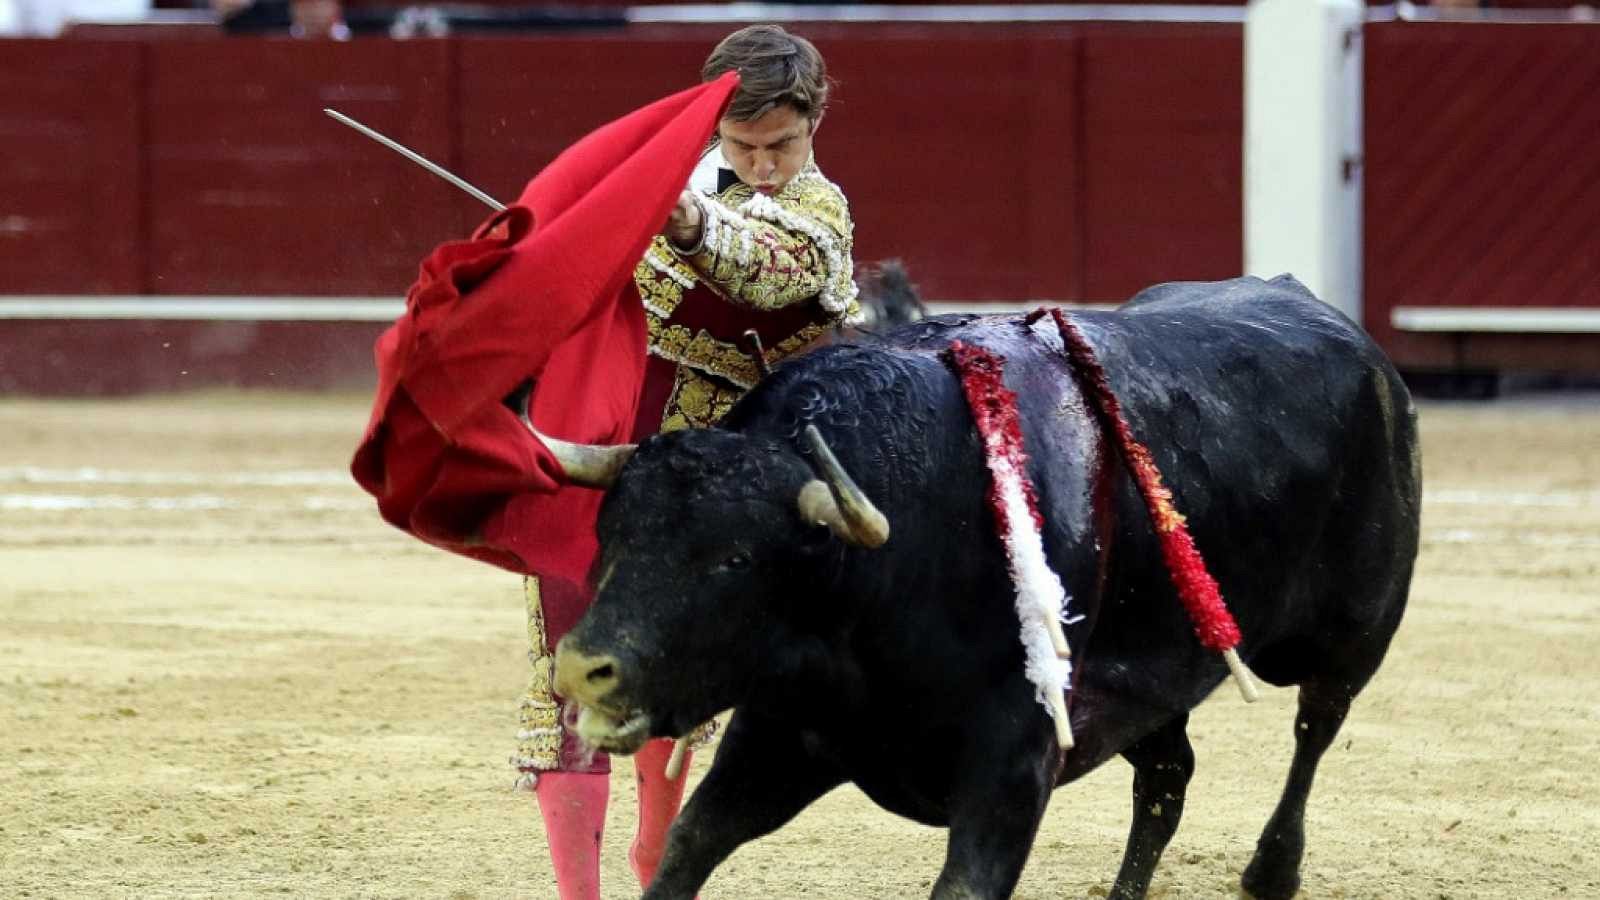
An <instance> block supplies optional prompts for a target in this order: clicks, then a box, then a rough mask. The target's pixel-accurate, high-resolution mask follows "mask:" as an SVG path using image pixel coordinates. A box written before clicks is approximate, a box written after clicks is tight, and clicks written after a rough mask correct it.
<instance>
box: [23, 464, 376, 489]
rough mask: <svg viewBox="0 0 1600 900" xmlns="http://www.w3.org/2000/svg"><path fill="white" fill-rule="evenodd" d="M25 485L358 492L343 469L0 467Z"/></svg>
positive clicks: (348, 474)
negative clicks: (329, 487) (296, 488)
mask: <svg viewBox="0 0 1600 900" xmlns="http://www.w3.org/2000/svg"><path fill="white" fill-rule="evenodd" d="M3 481H12V482H20V483H22V484H115V485H130V484H188V485H245V486H256V487H294V486H306V485H318V486H322V485H341V486H346V485H347V486H349V487H350V488H351V489H352V490H355V489H356V484H355V481H354V480H353V479H352V478H351V475H350V473H349V472H345V471H341V470H339V469H304V470H301V469H281V470H259V471H254V472H160V471H145V472H129V471H119V470H116V469H96V468H92V467H83V468H77V469H47V468H43V467H40V466H7V467H0V482H3Z"/></svg>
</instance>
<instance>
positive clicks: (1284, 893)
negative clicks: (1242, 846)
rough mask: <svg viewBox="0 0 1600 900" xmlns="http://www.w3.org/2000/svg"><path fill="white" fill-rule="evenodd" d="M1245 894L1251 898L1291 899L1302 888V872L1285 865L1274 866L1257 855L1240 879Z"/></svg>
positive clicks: (1260, 899)
mask: <svg viewBox="0 0 1600 900" xmlns="http://www.w3.org/2000/svg"><path fill="white" fill-rule="evenodd" d="M1239 882H1240V886H1241V887H1243V888H1244V895H1245V896H1246V897H1249V898H1251V900H1291V898H1292V897H1294V895H1295V892H1297V891H1299V890H1300V872H1299V870H1298V869H1290V868H1286V867H1284V866H1274V865H1272V864H1271V863H1266V862H1262V861H1261V857H1259V856H1257V857H1256V858H1255V859H1252V860H1250V865H1248V866H1246V867H1245V869H1244V877H1243V878H1241V879H1239Z"/></svg>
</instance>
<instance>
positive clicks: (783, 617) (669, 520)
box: [555, 429, 837, 753]
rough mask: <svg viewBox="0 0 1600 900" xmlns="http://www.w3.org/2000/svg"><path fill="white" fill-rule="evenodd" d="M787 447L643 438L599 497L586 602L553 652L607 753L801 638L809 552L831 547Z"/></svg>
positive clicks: (686, 713)
mask: <svg viewBox="0 0 1600 900" xmlns="http://www.w3.org/2000/svg"><path fill="white" fill-rule="evenodd" d="M813 478H814V476H813V475H812V474H811V472H810V471H809V469H808V468H807V465H806V463H805V461H804V460H803V459H802V458H801V457H800V456H799V455H798V454H797V453H795V452H794V451H793V449H791V448H790V447H788V446H778V445H771V446H761V445H759V442H758V441H755V440H752V439H750V438H746V437H744V436H741V435H735V434H730V433H726V432H721V431H718V430H715V429H710V430H705V431H690V432H678V433H674V434H666V435H659V436H657V437H654V438H651V439H649V440H647V441H645V442H644V443H642V444H641V445H640V447H639V449H638V451H637V452H636V453H635V454H634V456H633V458H632V459H631V460H630V461H629V462H628V464H627V467H626V468H625V469H624V470H623V473H622V476H621V477H620V479H619V480H618V482H617V484H616V486H615V487H613V488H612V489H611V491H610V492H609V493H608V494H607V497H606V502H605V506H604V507H603V508H602V511H601V514H600V522H599V533H600V544H601V550H600V557H599V559H598V561H597V564H596V572H597V573H598V584H597V592H596V596H595V601H594V604H593V605H592V606H591V607H590V609H589V611H588V613H587V614H586V615H585V616H584V618H583V620H582V621H581V622H580V623H579V624H578V626H577V627H576V628H575V629H574V630H573V631H572V632H571V633H569V634H568V635H567V636H566V637H565V638H563V639H562V641H561V643H560V645H559V646H558V648H557V651H556V673H555V678H556V692H557V693H558V694H560V695H561V696H563V697H565V698H566V699H567V700H569V701H573V702H576V703H577V705H578V709H579V718H578V723H577V729H576V730H577V732H578V734H579V736H580V737H582V738H584V739H585V740H586V741H588V742H589V743H590V744H592V745H594V746H596V747H598V748H600V749H602V750H606V751H609V752H618V753H629V752H632V751H634V750H637V749H638V748H639V747H640V746H641V745H642V744H643V743H644V741H645V740H646V739H647V738H648V737H651V736H673V737H677V736H681V735H683V734H686V733H687V732H689V731H690V730H691V729H693V728H694V727H695V726H697V725H699V724H700V723H701V722H703V721H705V720H707V719H709V718H711V717H712V716H714V715H716V714H717V713H719V712H721V711H722V710H724V709H727V708H729V707H731V706H735V705H737V704H738V703H739V702H741V700H742V699H743V698H744V697H746V696H747V695H748V691H749V690H750V689H751V687H752V686H753V684H755V683H756V682H758V681H759V680H760V679H762V678H763V677H768V676H770V675H771V674H772V673H773V671H774V669H773V667H774V666H781V665H782V663H783V659H784V657H785V656H786V655H787V654H792V653H793V652H795V651H794V648H795V647H796V646H798V645H803V644H804V643H805V642H804V640H803V639H801V638H800V636H799V634H798V632H797V626H798V625H799V624H800V623H802V622H804V621H805V619H806V618H807V616H808V614H807V613H806V612H805V611H804V609H803V607H804V606H805V603H804V601H806V600H811V601H814V600H815V597H814V596H812V594H814V593H815V584H816V582H817V576H816V572H817V570H818V568H819V565H820V561H819V557H820V556H821V555H822V554H824V553H826V552H827V550H828V549H829V548H830V547H833V546H835V545H836V544H837V541H836V540H835V539H834V538H833V535H832V534H831V532H829V530H828V529H827V528H826V527H822V526H819V525H815V524H808V523H807V522H806V521H805V520H804V517H803V516H802V515H801V512H800V509H799V507H798V506H797V503H796V498H797V497H798V495H799V494H800V492H801V490H802V488H803V487H804V486H805V485H806V484H807V482H808V481H810V480H811V479H813Z"/></svg>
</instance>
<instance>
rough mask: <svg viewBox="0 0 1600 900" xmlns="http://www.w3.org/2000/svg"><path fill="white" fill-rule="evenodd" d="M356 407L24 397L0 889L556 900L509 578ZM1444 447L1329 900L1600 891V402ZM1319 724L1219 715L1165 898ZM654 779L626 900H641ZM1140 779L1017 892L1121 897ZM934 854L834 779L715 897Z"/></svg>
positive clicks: (15, 491) (626, 826)
mask: <svg viewBox="0 0 1600 900" xmlns="http://www.w3.org/2000/svg"><path fill="white" fill-rule="evenodd" d="M365 404H366V398H365V397H364V396H353V395H350V396H327V395H314V396H312V395H305V396H301V395H295V396H285V395H259V394H233V393H229V394H199V395H185V396H179V397H151V398H139V399H132V400H123V401H95V402H83V401H51V402H45V401H32V400H18V399H0V797H3V799H0V895H4V896H10V897H80V896H82V897H141V898H144V897H172V896H183V897H187V896H228V897H239V896H263V895H275V894H281V895H289V896H313V897H324V896H326V897H447V898H453V900H466V898H490V897H533V898H545V897H553V896H554V889H553V887H552V886H551V885H552V882H551V877H550V866H549V862H548V860H547V858H546V856H545V852H544V848H543V845H542V841H541V832H540V828H539V825H538V824H537V817H536V814H535V810H534V807H533V803H532V800H531V797H530V796H529V795H527V794H523V793H516V792H513V791H512V790H511V784H512V775H511V772H510V771H509V769H508V768H507V766H506V763H505V759H506V757H507V756H508V755H509V754H510V752H511V748H512V737H513V732H514V730H515V724H514V717H515V701H516V699H517V696H518V692H519V690H520V689H521V687H522V683H523V678H524V666H525V662H524V658H523V652H524V647H523V644H522V640H523V634H524V630H523V628H524V625H523V621H522V604H521V600H520V595H519V592H518V586H517V584H516V580H515V579H514V578H513V577H512V576H510V575H508V574H505V573H501V572H499V571H497V570H494V569H491V568H488V567H486V566H482V565H480V564H477V563H472V562H469V561H466V560H463V559H458V558H455V557H451V556H448V555H446V554H444V553H442V552H439V551H435V550H432V549H429V548H427V547H425V546H423V545H422V544H420V543H417V542H416V541H414V540H412V539H410V538H407V537H405V536H403V535H401V534H399V533H398V532H396V531H394V530H392V529H389V528H388V527H387V526H385V525H383V524H381V523H380V522H379V520H378V518H377V515H376V513H375V511H374V509H373V508H372V506H371V504H370V503H369V502H368V501H367V500H366V499H365V497H364V495H363V494H361V493H360V492H359V491H358V489H357V488H356V487H355V486H354V485H353V484H352V483H351V482H350V481H349V479H348V477H347V476H346V475H345V474H344V472H345V468H344V467H345V465H346V463H347V460H348V456H349V453H350V451H351V449H352V448H353V446H354V443H355V440H356V437H357V433H358V432H359V430H360V428H361V426H362V424H363V422H364V420H365ZM1422 424H1423V436H1424V458H1425V460H1426V481H1427V502H1426V505H1425V518H1424V541H1423V552H1422V559H1421V561H1420V567H1419V570H1418V577H1417V580H1416V584H1415V588H1414V590H1413V593H1412V601H1411V609H1410V612H1409V613H1408V615H1407V619H1406V621H1405V623H1404V625H1402V627H1401V630H1400V634H1399V636H1398V638H1397V641H1396V643H1395V646H1394V648H1393V650H1392V651H1391V653H1390V656H1389V661H1388V663H1387V664H1386V665H1385V667H1384V669H1383V670H1382V671H1380V672H1379V673H1378V676H1377V678H1376V679H1375V681H1374V682H1373V684H1372V686H1371V687H1370V688H1369V690H1368V691H1367V693H1366V694H1365V695H1363V696H1362V698H1361V699H1360V700H1359V701H1358V702H1357V704H1356V707H1355V709H1354V711H1353V712H1352V714H1351V717H1350V720H1349V722H1348V724H1347V725H1346V727H1345V729H1344V731H1343V733H1342V734H1341V736H1340V739H1339V741H1338V743H1337V744H1336V745H1335V747H1334V748H1333V750H1332V751H1331V752H1330V753H1329V755H1328V757H1327V759H1326V761H1325V763H1324V765H1323V767H1322V769H1321V772H1320V777H1319V779H1318V784H1317V789H1316V790H1315V791H1314V792H1313V794H1312V802H1311V809H1310V813H1309V816H1308V829H1307V830H1308V835H1309V837H1308V852H1307V858H1306V865H1305V889H1304V891H1303V893H1302V896H1304V897H1307V898H1491V897H1492V898H1499V897H1510V896H1517V897H1557V896H1561V895H1565V896H1570V897H1575V898H1577V897H1589V898H1593V897H1600V859H1597V857H1596V851H1595V837H1596V835H1597V834H1600V811H1597V807H1596V800H1597V798H1600V792H1597V790H1596V788H1597V783H1596V782H1597V779H1596V776H1595V771H1596V753H1597V748H1600V661H1597V654H1596V651H1595V649H1594V648H1595V646H1596V643H1597V641H1600V591H1597V587H1600V398H1597V397H1596V396H1595V395H1592V394H1591V395H1588V396H1572V395H1567V396H1565V397H1553V398H1552V397H1535V398H1531V399H1530V398H1523V399H1521V400H1514V401H1504V400H1502V401H1497V402H1495V403H1493V404H1487V405H1477V404H1475V405H1450V404H1425V405H1424V407H1423V412H1422ZM1293 704H1294V696H1293V693H1292V692H1290V691H1269V692H1268V694H1267V696H1266V697H1265V698H1264V699H1263V700H1262V702H1260V703H1257V704H1255V705H1254V706H1246V705H1244V704H1243V703H1242V702H1241V701H1240V699H1239V698H1238V695H1237V693H1236V692H1234V691H1233V690H1232V689H1231V688H1226V687H1225V688H1224V689H1223V690H1220V691H1218V692H1217V695H1216V696H1215V697H1213V698H1212V699H1211V700H1210V701H1209V702H1207V703H1206V704H1205V705H1204V706H1203V707H1202V708H1201V709H1200V710H1198V711H1197V713H1196V715H1195V716H1194V718H1193V720H1192V725H1191V734H1192V736H1193V742H1194V745H1195V750H1196V754H1197V756H1198V769H1197V772H1196V775H1195V779H1194V782H1193V784H1192V787H1191V791H1190V799H1189V804H1188V808H1187V810H1186V812H1185V815H1184V820H1183V825H1182V827H1181V828H1180V829H1179V831H1178V834H1177V837H1176V838H1175V839H1174V841H1173V843H1172V846H1171V847H1170V849H1169V850H1168V851H1167V854H1166V857H1165V860H1164V862H1163V863H1162V865H1161V868H1160V869H1159V870H1158V871H1157V874H1156V881H1155V887H1154V889H1153V891H1152V894H1153V896H1156V897H1165V898H1175V897H1201V898H1204V897H1227V896H1233V895H1235V894H1236V893H1237V887H1236V885H1237V883H1238V878H1239V873H1240V871H1241V869H1242V868H1243V867H1244V865H1245V863H1246V862H1247V861H1248V859H1249V856H1250V853H1251V850H1252V848H1253V847H1254V844H1255V839H1256V835H1257V833H1258V831H1259V830H1260V828H1261V826H1262V824H1263V823H1264V821H1265V819H1266V816H1267V813H1268V811H1269V810H1270V808H1271V805H1272V803H1273V802H1274V800H1275V798H1276V796H1277V793H1278V790H1279V787H1280V784H1281V781H1282V778H1283V774H1284V772H1285V771H1286V769H1287V765H1288V758H1289V752H1290V747H1291V734H1290V728H1291V719H1292V709H1293ZM704 764H705V760H697V762H696V765H695V770H694V774H693V777H694V778H696V779H697V778H698V777H699V774H700V773H701V772H702V771H703V767H704ZM630 776H631V767H630V765H629V764H628V763H627V762H625V761H622V762H619V764H618V765H617V771H616V772H615V774H614V776H613V782H614V788H613V790H614V795H613V796H614V802H613V805H612V814H611V817H610V821H609V825H608V827H607V830H606V838H605V840H606V848H605V849H606V854H607V855H606V859H605V873H604V874H605V879H606V895H607V897H628V896H637V890H636V889H634V887H633V885H632V882H631V877H630V875H629V873H628V870H627V866H626V863H625V861H624V851H625V848H626V844H627V841H628V840H629V837H630V835H631V827H632V826H631V822H632V811H633V798H632V785H631V781H632V779H631V777H630ZM1129 780H1130V770H1129V769H1128V768H1127V766H1126V765H1125V764H1123V763H1121V762H1120V761H1116V762H1112V763H1109V764H1107V765H1106V766H1104V767H1102V769H1100V770H1099V771H1098V772H1096V773H1094V774H1093V775H1091V776H1090V777H1088V778H1087V779H1085V780H1083V781H1082V782H1079V783H1078V784H1075V785H1071V786H1069V787H1067V788H1064V789H1062V790H1061V791H1059V792H1058V793H1057V794H1056V796H1055V799H1054V802H1053V804H1052V806H1051V808H1050V811H1049V813H1048V816H1047V819H1046V822H1045V825H1044V828H1043V831H1042V833H1041V834H1040V836H1039V839H1038V842H1037V844H1036V846H1035V848H1034V853H1033V856H1032V858H1031V859H1030V862H1029V865H1028V868H1027V871H1026V872H1025V873H1024V875H1023V878H1022V883H1021V885H1020V886H1019V888H1018V891H1017V896H1018V897H1022V898H1046V897H1052V898H1053V897H1102V896H1104V895H1105V893H1106V891H1107V888H1108V887H1109V886H1110V881H1111V878H1112V876H1113V874H1114V873H1115V871H1116V867H1117V862H1118V859H1119V858H1120V853H1121V847H1122V840H1123V837H1124V835H1125V833H1126V828H1127V822H1128V807H1129V802H1130V801H1129V797H1128V787H1129ZM943 845H944V835H943V833H942V832H940V831H937V830H934V829H928V828H923V827H921V826H917V825H913V824H910V823H907V822H905V821H902V820H899V819H896V818H894V817H893V816H891V815H889V814H888V813H885V812H882V811H881V810H879V809H877V808H876V807H874V806H873V805H872V804H871V803H870V802H868V801H867V800H866V799H865V798H864V797H863V796H862V795H861V794H860V792H858V791H856V790H855V789H853V788H842V789H840V790H838V791H835V792H834V793H833V794H831V795H829V796H828V797H826V798H825V799H824V800H823V801H822V802H820V803H818V804H817V805H816V806H814V807H813V808H812V809H810V810H809V811H807V812H806V813H805V814H804V815H802V816H801V817H800V818H799V819H798V820H796V821H795V822H794V823H792V824H791V825H789V826H788V827H787V828H785V829H783V830H781V831H780V832H779V833H777V834H776V835H773V836H771V837H769V838H767V839H765V840H763V841H760V842H757V843H755V844H753V845H750V846H748V847H746V848H744V849H742V850H741V851H739V852H738V853H737V854H736V855H735V856H734V857H733V859H732V860H730V861H729V862H728V863H727V864H726V865H725V866H724V867H723V868H722V869H720V870H719V871H718V872H717V874H716V875H715V876H714V877H713V879H712V881H711V883H710V885H709V886H708V888H707V889H706V891H705V892H704V895H703V896H704V897H706V898H707V900H715V898H789V897H825V898H902V897H917V896H925V895H926V892H927V889H928V888H929V886H930V884H931V882H932V879H933V878H934V877H935V876H936V874H937V872H938V869H939V865H940V861H941V859H942V856H943Z"/></svg>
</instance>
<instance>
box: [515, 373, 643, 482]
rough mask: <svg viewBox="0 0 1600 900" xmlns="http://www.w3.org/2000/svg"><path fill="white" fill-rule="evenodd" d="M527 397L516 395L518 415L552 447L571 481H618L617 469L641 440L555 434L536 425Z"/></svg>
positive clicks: (540, 439) (542, 440)
mask: <svg viewBox="0 0 1600 900" xmlns="http://www.w3.org/2000/svg"><path fill="white" fill-rule="evenodd" d="M528 399H529V395H528V394H524V395H522V396H521V397H520V398H517V415H518V416H519V417H520V418H521V419H522V424H523V425H524V426H526V427H527V429H528V431H530V432H532V433H533V436H534V437H536V438H538V439H539V442H540V443H542V444H544V445H545V446H546V447H548V448H550V455H551V456H554V457H555V458H556V462H557V463H560V464H561V474H563V475H565V476H566V477H567V480H568V481H570V482H572V483H573V484H581V485H584V486H585V487H595V488H609V487H611V486H612V485H613V484H616V483H617V473H619V472H621V471H622V467H623V466H625V465H627V463H628V457H630V456H632V455H633V451H634V450H635V449H637V448H638V446H639V445H638V444H574V443H573V442H571V441H563V440H562V439H560V438H553V437H551V436H550V435H548V434H545V433H544V432H542V431H540V430H539V429H537V428H535V427H533V419H532V418H530V417H529V415H528Z"/></svg>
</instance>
